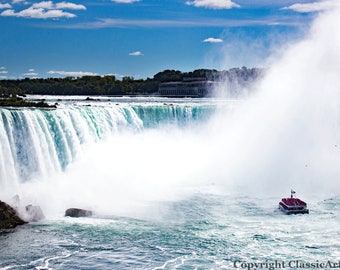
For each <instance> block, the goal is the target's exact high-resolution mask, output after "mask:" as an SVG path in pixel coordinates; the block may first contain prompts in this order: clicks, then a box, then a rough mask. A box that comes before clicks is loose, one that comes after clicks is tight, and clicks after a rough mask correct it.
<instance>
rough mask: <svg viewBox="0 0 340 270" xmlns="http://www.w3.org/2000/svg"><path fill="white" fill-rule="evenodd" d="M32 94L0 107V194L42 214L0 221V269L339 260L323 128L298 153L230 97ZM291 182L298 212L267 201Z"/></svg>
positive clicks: (292, 264) (281, 265)
mask: <svg viewBox="0 0 340 270" xmlns="http://www.w3.org/2000/svg"><path fill="white" fill-rule="evenodd" d="M31 98H32V99H34V98H35V97H31ZM45 98H46V100H47V101H48V102H51V103H54V102H56V101H57V100H58V103H59V108H58V109H52V110H39V109H25V108H22V109H13V108H3V109H1V110H0V115H1V118H0V143H1V150H0V151H1V152H0V168H1V170H0V176H1V178H0V199H2V200H5V201H8V202H10V201H11V198H12V197H13V196H14V195H15V194H18V195H19V196H20V198H21V203H22V205H23V206H24V205H27V204H36V205H40V206H41V208H42V209H43V211H44V214H45V216H46V218H45V219H44V220H41V221H39V222H32V223H29V224H26V225H24V226H21V227H17V228H16V229H14V230H11V231H5V232H0V269H316V268H319V269H324V268H326V269H327V268H329V267H319V266H320V264H322V263H328V266H334V267H335V268H340V265H339V258H340V244H339V241H338V239H340V232H339V225H340V218H339V214H340V208H339V203H340V197H339V193H338V187H339V185H338V184H337V183H338V181H337V179H338V175H339V174H338V169H337V166H333V163H334V162H335V161H337V160H338V159H339V154H340V153H339V151H338V147H336V146H334V145H335V144H336V143H337V141H331V142H328V141H326V140H320V141H322V144H321V146H322V147H321V148H320V149H322V151H321V152H318V151H317V150H318V149H319V148H315V149H316V150H315V151H314V152H308V159H306V154H305V153H306V149H309V148H310V146H309V145H307V146H308V148H305V144H301V141H300V140H299V137H298V136H296V134H298V132H300V129H299V128H298V129H292V130H290V129H288V128H286V129H284V130H283V134H285V137H282V136H281V133H278V132H277V130H275V132H272V131H270V130H268V128H267V127H268V126H270V127H271V128H272V126H271V125H272V124H273V123H275V119H273V117H274V118H275V117H276V116H275V115H268V119H266V118H265V117H262V118H261V119H262V120H263V121H264V122H263V123H262V122H260V123H259V124H257V123H256V124H255V123H254V121H253V118H252V117H247V112H246V111H245V110H244V107H243V104H244V101H241V100H214V99H200V100H197V99H160V98H135V99H133V98H101V99H98V98H94V100H90V101H88V100H84V98H81V97H71V98H70V97H55V98H52V97H45ZM60 99H61V100H60ZM239 108H241V110H240V111H238V110H239ZM249 115H251V116H252V115H253V114H252V113H250V114H249ZM266 115H267V114H266ZM235 120H237V121H235ZM311 122H312V121H311ZM268 123H269V124H271V125H268ZM298 123H299V122H298ZM279 124H280V125H279V126H280V127H282V126H283V125H282V124H281V123H279ZM287 126H288V125H287ZM292 126H293V127H295V125H292ZM297 126H299V125H297ZM275 127H276V128H277V127H278V126H275ZM303 128H304V127H303ZM323 129H324V132H325V133H329V134H337V133H338V129H337V127H336V129H333V125H332V128H330V129H329V130H328V127H327V126H323ZM291 134H292V135H291ZM312 135H313V134H312ZM273 138H274V139H273ZM285 138H288V139H285ZM291 138H294V139H295V138H297V140H291ZM327 138H331V137H327ZM275 139H276V140H275ZM283 139H285V140H283ZM303 139H304V140H305V139H308V136H306V135H304V137H303ZM276 141H279V142H280V143H279V145H278V146H277V147H275V146H276V145H275V144H274V143H273V142H276ZM288 142H289V144H288ZM313 149H314V148H313ZM286 156H287V157H288V158H287V159H285V157H286ZM292 157H294V158H292ZM319 157H322V159H319ZM327 161H330V162H327ZM335 163H336V162H335ZM282 179H284V181H282ZM291 188H297V194H298V195H299V196H301V199H303V200H306V201H307V203H308V207H309V209H310V214H309V215H295V216H287V215H284V214H282V213H281V212H280V211H279V210H278V202H279V201H280V199H281V197H285V196H286V195H288V194H289V192H290V189H291ZM68 207H82V208H86V209H87V208H89V209H91V210H93V211H94V212H95V215H94V216H93V217H89V218H78V219H72V218H66V217H64V216H63V215H64V211H65V209H67V208H68ZM255 264H257V265H255ZM311 264H312V265H311ZM316 266H318V267H316Z"/></svg>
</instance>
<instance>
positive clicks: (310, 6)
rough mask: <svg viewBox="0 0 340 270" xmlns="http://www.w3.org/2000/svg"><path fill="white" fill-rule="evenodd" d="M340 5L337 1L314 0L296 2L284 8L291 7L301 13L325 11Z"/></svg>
mask: <svg viewBox="0 0 340 270" xmlns="http://www.w3.org/2000/svg"><path fill="white" fill-rule="evenodd" d="M336 6H339V3H336V2H335V1H322V2H313V3H306V4H300V3H297V4H294V5H291V6H288V7H284V8H282V9H290V10H293V11H296V12H300V13H309V12H318V11H325V10H331V9H333V8H334V7H336Z"/></svg>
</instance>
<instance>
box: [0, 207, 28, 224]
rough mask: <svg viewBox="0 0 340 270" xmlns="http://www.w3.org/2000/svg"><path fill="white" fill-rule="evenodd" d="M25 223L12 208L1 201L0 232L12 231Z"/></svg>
mask: <svg viewBox="0 0 340 270" xmlns="http://www.w3.org/2000/svg"><path fill="white" fill-rule="evenodd" d="M25 223H26V222H25V221H23V220H22V219H21V218H20V217H19V216H18V214H17V212H16V211H15V210H14V209H13V208H12V207H11V206H9V205H8V204H7V203H5V202H3V201H0V230H4V229H12V228H15V227H16V226H18V225H22V224H25Z"/></svg>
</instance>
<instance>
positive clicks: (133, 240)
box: [0, 194, 340, 269]
mask: <svg viewBox="0 0 340 270" xmlns="http://www.w3.org/2000/svg"><path fill="white" fill-rule="evenodd" d="M339 202H340V199H339V198H332V199H328V200H322V201H315V202H312V203H311V204H310V208H311V213H310V215H296V216H286V215H283V214H281V213H280V212H278V211H277V210H276V205H275V203H276V202H275V200H274V199H269V198H267V199H254V198H249V197H237V198H235V197H230V196H218V195H208V194H196V195H195V196H192V197H191V198H188V199H186V200H182V201H177V202H172V203H163V204H162V206H161V207H162V209H163V213H162V215H161V216H159V217H158V219H157V220H149V219H134V218H127V217H119V216H112V217H93V218H80V219H71V218H59V219H57V220H45V221H43V222H39V223H32V224H28V225H25V226H22V227H19V228H17V229H15V231H13V232H12V233H5V234H1V235H0V241H1V247H0V254H1V255H0V256H1V261H0V269H237V268H241V266H240V265H241V262H243V263H256V262H257V263H260V262H262V263H266V262H267V263H270V262H271V263H273V262H275V261H277V262H280V263H281V262H285V263H286V265H288V264H289V262H293V263H291V266H294V265H293V264H294V261H295V260H298V261H299V262H301V263H308V262H309V263H313V262H314V263H315V262H327V261H331V262H334V263H338V261H339V250H340V245H339V241H338V239H339V236H340V235H339V230H338V228H339V226H338V225H339V214H340V208H339ZM325 224H327V226H325ZM235 263H236V267H235V265H234V264H235ZM338 268H339V267H338ZM338 268H337V269H338ZM251 269H255V268H251ZM257 269H261V268H257ZM262 269H269V267H267V268H265V267H263V268H262ZM282 269H283V268H282ZM284 269H300V268H297V267H289V266H287V267H286V268H284ZM307 269H311V268H307ZM323 269H324V268H323Z"/></svg>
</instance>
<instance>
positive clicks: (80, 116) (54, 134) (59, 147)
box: [0, 102, 216, 196]
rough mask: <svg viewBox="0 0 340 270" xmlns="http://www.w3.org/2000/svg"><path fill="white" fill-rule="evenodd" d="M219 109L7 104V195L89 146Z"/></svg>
mask: <svg viewBox="0 0 340 270" xmlns="http://www.w3.org/2000/svg"><path fill="white" fill-rule="evenodd" d="M215 109H216V106H215V105H202V104H200V105H193V104H191V105H190V104H182V105H181V104H170V105H168V104H154V103H153V104H148V105H145V104H139V103H136V104H133V105H130V104H123V105H122V104H121V105H119V104H113V105H112V104H111V103H108V102H106V103H105V104H104V106H103V104H96V103H94V104H92V106H77V105H76V106H70V105H67V106H65V107H63V108H59V109H48V110H41V109H10V108H8V109H6V108H4V109H1V110H0V113H1V122H0V139H1V146H2V147H1V153H0V165H1V171H0V174H1V175H0V176H1V178H0V179H1V182H0V185H1V191H2V192H1V193H2V194H1V195H2V196H6V193H8V192H7V190H8V189H10V192H11V193H12V196H13V193H15V192H18V190H16V189H17V188H18V186H19V185H20V184H22V183H24V182H30V181H34V180H36V179H48V178H50V177H53V175H55V174H58V173H61V172H63V171H64V170H65V168H66V167H67V166H68V165H69V164H71V163H72V162H73V161H74V160H75V159H76V157H77V155H78V154H79V153H80V152H81V151H82V148H83V147H84V146H85V145H89V144H92V143H96V142H100V141H102V140H105V139H108V138H109V137H110V136H112V135H114V134H116V135H117V134H121V133H140V132H142V131H143V130H145V129H155V128H158V127H160V126H162V125H163V126H164V125H166V126H173V127H174V128H177V127H179V126H181V127H185V126H188V125H193V124H194V122H195V121H196V122H197V121H202V119H207V118H209V116H210V115H211V114H212V113H213V111H214V110H215ZM118 155H119V154H118ZM7 196H9V194H7Z"/></svg>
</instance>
